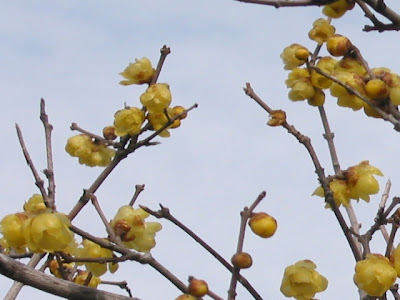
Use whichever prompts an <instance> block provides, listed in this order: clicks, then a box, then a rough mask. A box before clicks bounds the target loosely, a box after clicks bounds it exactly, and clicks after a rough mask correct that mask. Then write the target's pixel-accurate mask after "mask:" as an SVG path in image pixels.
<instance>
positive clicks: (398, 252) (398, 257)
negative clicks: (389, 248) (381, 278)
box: [390, 244, 400, 277]
mask: <svg viewBox="0 0 400 300" xmlns="http://www.w3.org/2000/svg"><path fill="white" fill-rule="evenodd" d="M390 260H391V261H392V262H393V266H394V268H395V269H396V272H397V277H400V244H398V245H397V247H396V249H395V250H394V251H393V253H392V256H391V257H390Z"/></svg>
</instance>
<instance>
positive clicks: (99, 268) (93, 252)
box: [75, 240, 118, 277]
mask: <svg viewBox="0 0 400 300" xmlns="http://www.w3.org/2000/svg"><path fill="white" fill-rule="evenodd" d="M82 246H83V247H82V248H77V249H76V250H75V255H76V257H83V258H88V257H89V258H112V257H113V252H112V251H111V250H109V249H106V248H102V247H101V246H100V245H98V244H96V243H94V242H92V241H89V240H83V241H82ZM112 265H113V263H108V264H107V263H95V262H87V263H85V267H86V270H88V271H89V272H92V274H93V275H94V276H98V277H99V276H101V275H103V274H104V273H106V272H107V269H108V270H110V272H111V271H112V272H111V273H114V272H115V271H116V269H117V268H118V267H116V266H115V265H117V266H118V264H114V266H112Z"/></svg>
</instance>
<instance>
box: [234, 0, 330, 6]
mask: <svg viewBox="0 0 400 300" xmlns="http://www.w3.org/2000/svg"><path fill="white" fill-rule="evenodd" d="M236 1H238V2H245V3H252V4H261V5H268V6H273V7H275V8H279V7H298V6H322V5H327V4H330V3H332V2H335V0H290V1H287V0H236Z"/></svg>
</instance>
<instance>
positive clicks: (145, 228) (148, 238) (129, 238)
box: [110, 205, 162, 252]
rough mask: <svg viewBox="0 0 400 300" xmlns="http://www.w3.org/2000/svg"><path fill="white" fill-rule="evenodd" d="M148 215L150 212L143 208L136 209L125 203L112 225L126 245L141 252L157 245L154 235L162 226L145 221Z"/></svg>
mask: <svg viewBox="0 0 400 300" xmlns="http://www.w3.org/2000/svg"><path fill="white" fill-rule="evenodd" d="M148 216H149V214H148V213H147V212H145V211H144V210H143V209H141V208H138V209H134V208H133V207H131V206H129V205H124V206H122V207H121V208H120V209H119V210H118V212H117V214H116V215H115V217H114V219H113V220H112V221H111V223H110V225H111V228H113V230H114V232H115V233H116V234H117V235H118V236H119V237H120V238H121V241H122V243H123V244H124V245H125V246H126V247H128V248H131V249H132V248H133V249H135V250H137V251H139V252H149V251H150V250H151V249H152V248H154V246H155V245H156V241H155V239H154V237H155V235H156V232H158V231H160V230H161V228H162V226H161V224H160V223H158V222H145V219H146V218H147V217H148Z"/></svg>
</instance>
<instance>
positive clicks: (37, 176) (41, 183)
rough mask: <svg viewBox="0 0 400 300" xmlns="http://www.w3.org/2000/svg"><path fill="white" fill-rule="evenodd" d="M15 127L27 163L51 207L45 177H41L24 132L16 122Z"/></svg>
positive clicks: (47, 203) (47, 204)
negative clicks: (27, 146)
mask: <svg viewBox="0 0 400 300" xmlns="http://www.w3.org/2000/svg"><path fill="white" fill-rule="evenodd" d="M15 129H16V130H17V136H18V141H19V144H20V145H21V149H22V153H23V154H24V157H25V160H26V163H27V164H28V166H29V168H30V169H31V171H32V174H33V177H34V178H35V184H36V186H37V187H38V188H39V190H40V193H41V195H42V197H43V200H44V203H45V204H46V206H48V207H51V206H50V199H49V196H48V195H47V192H46V189H45V188H44V181H43V179H41V178H40V176H39V173H38V171H37V170H36V167H35V165H34V164H33V161H32V158H31V156H30V155H29V152H28V150H27V148H26V145H25V142H24V138H23V136H22V132H21V129H20V127H19V125H18V124H15Z"/></svg>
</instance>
